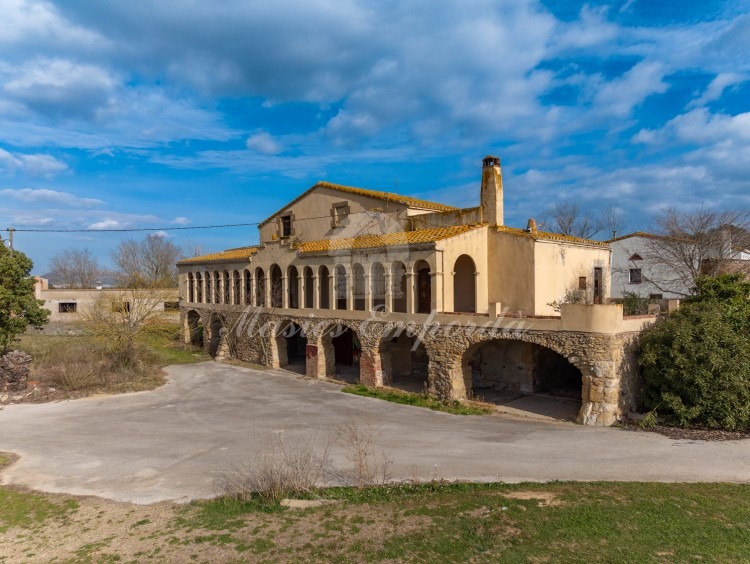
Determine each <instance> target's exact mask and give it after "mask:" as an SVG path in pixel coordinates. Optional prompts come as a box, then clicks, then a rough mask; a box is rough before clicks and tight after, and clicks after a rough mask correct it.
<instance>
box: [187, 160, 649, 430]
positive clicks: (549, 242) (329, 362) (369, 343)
mask: <svg viewBox="0 0 750 564" xmlns="http://www.w3.org/2000/svg"><path fill="white" fill-rule="evenodd" d="M481 177H482V178H481V185H480V202H481V203H480V205H479V206H477V207H469V208H455V207H452V206H447V205H443V204H438V203H434V202H428V201H423V200H418V199H415V198H410V197H406V196H402V195H399V194H393V193H387V192H379V191H373V190H365V189H361V188H352V187H348V186H340V185H336V184H330V183H327V182H319V183H317V184H315V185H314V186H312V187H311V188H310V189H309V190H307V191H306V192H304V193H302V194H301V195H300V196H299V197H297V198H296V199H294V200H292V201H291V202H289V203H288V204H287V205H285V206H284V207H283V208H282V209H280V210H279V211H277V212H276V213H274V214H273V215H271V216H270V217H268V218H267V219H265V220H264V221H263V222H261V223H260V224H259V241H260V243H259V244H258V245H255V246H246V247H239V248H234V249H229V250H226V251H224V252H219V253H215V254H209V255H205V256H200V257H195V258H190V259H186V260H183V261H181V262H179V263H178V268H179V280H180V315H181V321H182V324H183V331H184V338H185V340H186V342H194V343H197V344H202V345H203V346H205V347H206V349H207V350H208V351H209V352H210V353H211V354H212V355H213V356H215V357H218V358H222V357H234V358H238V359H241V360H244V361H248V362H252V363H257V364H263V365H267V366H272V367H286V368H288V369H290V370H297V371H299V372H301V373H304V374H306V375H307V376H308V377H311V378H338V379H344V380H350V381H356V382H360V383H362V384H364V385H367V386H393V387H400V388H404V389H410V390H415V391H425V392H427V393H429V394H431V395H433V396H435V397H438V398H441V399H446V400H448V399H450V400H464V399H467V398H472V397H473V398H480V397H481V398H484V399H485V400H487V401H497V402H503V401H504V400H505V399H507V398H509V397H518V396H519V395H520V394H548V395H555V396H562V397H571V398H575V399H576V400H580V411H579V415H578V421H579V422H581V423H584V424H594V425H610V424H612V423H614V422H615V421H617V420H618V419H619V417H620V416H621V415H622V413H623V412H625V411H627V410H629V409H631V408H632V407H633V406H632V403H633V401H634V394H633V386H634V385H635V381H634V379H635V371H634V368H633V363H632V355H631V348H632V346H631V343H632V341H633V338H634V336H635V335H637V333H638V331H640V329H641V328H642V327H643V325H644V324H646V323H649V322H651V320H652V319H653V318H651V317H648V318H624V317H623V314H622V306H620V305H608V304H607V301H608V298H609V292H610V288H609V283H608V280H609V278H610V268H611V260H610V248H609V246H608V245H607V244H606V243H601V242H597V241H590V240H584V239H577V238H573V237H567V236H562V235H556V234H551V233H544V232H541V231H538V230H537V229H536V225H535V222H534V221H533V220H529V222H528V226H527V227H526V228H525V229H519V228H514V227H509V226H506V225H505V223H504V221H503V197H504V194H503V183H502V174H501V168H500V160H499V159H498V158H497V157H492V156H488V157H485V158H484V159H483V161H482V170H481ZM571 296H576V297H577V298H576V299H575V300H571V299H570V298H571ZM570 301H578V302H585V303H566V302H570Z"/></svg>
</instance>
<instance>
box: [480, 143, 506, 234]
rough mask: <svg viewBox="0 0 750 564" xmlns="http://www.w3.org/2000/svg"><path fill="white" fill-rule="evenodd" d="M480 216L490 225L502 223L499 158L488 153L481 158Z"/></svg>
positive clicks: (501, 188)
mask: <svg viewBox="0 0 750 564" xmlns="http://www.w3.org/2000/svg"><path fill="white" fill-rule="evenodd" d="M481 202H482V218H483V219H484V221H486V222H488V223H489V224H490V225H502V224H503V177H502V174H500V159H499V158H498V157H493V156H491V155H488V156H486V157H484V158H483V159H482V191H481Z"/></svg>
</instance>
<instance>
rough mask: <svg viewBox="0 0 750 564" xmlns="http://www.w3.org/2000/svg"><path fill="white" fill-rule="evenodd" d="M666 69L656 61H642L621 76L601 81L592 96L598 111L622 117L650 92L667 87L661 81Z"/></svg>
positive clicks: (659, 91)
mask: <svg viewBox="0 0 750 564" xmlns="http://www.w3.org/2000/svg"><path fill="white" fill-rule="evenodd" d="M666 72H667V69H666V68H665V66H664V65H663V64H662V63H660V62H658V61H642V62H640V63H638V64H637V65H635V66H634V67H633V68H631V69H630V70H629V71H628V72H626V73H625V74H624V75H623V76H622V77H620V78H617V79H614V80H612V81H610V82H606V83H603V84H602V86H601V87H600V88H599V90H598V92H597V93H596V94H595V96H594V104H595V106H596V108H597V109H598V111H600V112H603V113H607V114H612V115H615V116H618V117H624V116H627V115H629V114H630V112H631V111H632V109H633V108H634V107H636V106H637V105H639V104H640V103H641V102H643V101H644V100H645V99H646V98H647V97H648V96H650V95H651V94H661V93H663V92H665V91H666V90H667V88H668V87H669V86H668V85H667V83H666V82H664V81H663V78H664V75H665V74H666Z"/></svg>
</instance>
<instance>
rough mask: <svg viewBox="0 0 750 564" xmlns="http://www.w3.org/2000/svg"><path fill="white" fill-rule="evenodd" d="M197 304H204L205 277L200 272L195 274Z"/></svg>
mask: <svg viewBox="0 0 750 564" xmlns="http://www.w3.org/2000/svg"><path fill="white" fill-rule="evenodd" d="M195 302H196V303H199V304H201V303H203V276H201V273H200V272H196V273H195Z"/></svg>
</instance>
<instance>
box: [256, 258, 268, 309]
mask: <svg viewBox="0 0 750 564" xmlns="http://www.w3.org/2000/svg"><path fill="white" fill-rule="evenodd" d="M255 305H256V306H259V307H266V276H265V274H264V273H263V269H262V268H261V267H258V268H256V269H255Z"/></svg>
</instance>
